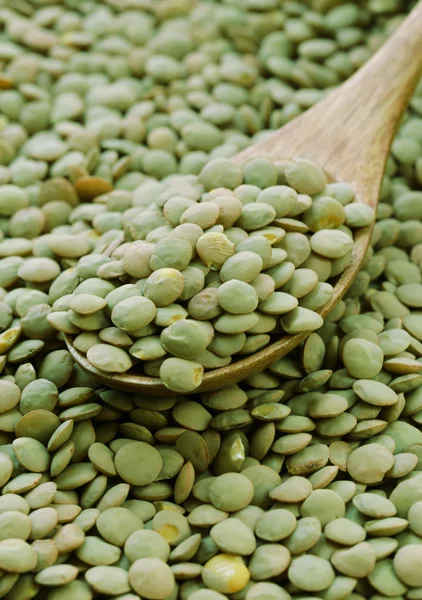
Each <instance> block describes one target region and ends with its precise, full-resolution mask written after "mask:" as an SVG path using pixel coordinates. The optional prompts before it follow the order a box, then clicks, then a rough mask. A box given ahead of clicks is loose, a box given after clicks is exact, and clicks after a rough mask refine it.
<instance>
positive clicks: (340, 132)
mask: <svg viewBox="0 0 422 600" xmlns="http://www.w3.org/2000/svg"><path fill="white" fill-rule="evenodd" d="M421 40H422V0H421V1H420V2H418V3H417V5H416V7H415V8H414V9H413V11H412V12H411V13H410V14H409V15H408V17H407V18H406V19H405V20H404V22H403V23H402V24H401V25H400V27H399V28H398V29H397V30H396V31H395V32H394V33H393V34H392V35H391V37H390V38H389V39H388V41H387V42H386V43H385V44H384V45H383V46H382V47H381V49H380V50H378V52H377V53H376V54H374V56H373V57H372V58H371V59H370V60H369V61H368V62H367V63H366V65H365V66H364V67H362V68H361V69H360V70H359V71H357V72H356V73H355V74H354V75H353V76H352V77H351V78H350V79H349V80H347V81H346V82H345V83H344V84H343V85H342V86H340V87H339V88H338V89H336V90H335V91H333V92H332V93H330V94H329V95H328V96H326V97H325V98H324V99H323V100H321V101H320V102H319V103H318V104H316V105H314V106H313V107H312V108H310V109H309V110H308V111H306V112H305V113H303V114H302V115H301V116H299V117H297V118H296V119H294V120H293V121H291V122H289V123H288V124H287V125H285V126H284V127H282V128H281V129H279V130H278V131H277V132H275V133H273V134H271V135H269V136H268V137H266V138H265V139H264V140H263V141H261V142H259V143H258V144H254V145H253V146H250V147H249V148H247V149H246V150H244V151H243V152H240V153H239V154H237V155H235V156H234V157H233V158H232V160H233V161H234V162H235V163H237V164H239V165H243V164H244V163H245V162H247V161H248V160H249V159H251V158H253V157H256V156H263V155H265V156H268V157H269V158H272V159H278V160H280V159H286V160H288V159H291V158H295V157H300V158H306V159H309V160H312V161H314V162H315V163H317V164H319V165H320V166H321V167H322V168H323V169H324V170H325V172H326V174H327V177H328V179H329V180H331V181H343V182H346V183H348V184H349V185H351V186H352V188H353V190H354V192H355V201H356V202H361V203H364V204H367V205H369V206H371V207H372V208H373V209H376V207H377V203H378V197H379V193H380V189H381V183H382V178H383V174H384V169H385V166H386V163H387V159H388V154H389V150H390V146H391V143H392V140H393V137H394V134H395V132H396V130H397V127H398V125H399V122H400V119H401V117H402V114H403V111H404V110H405V109H406V107H407V104H408V102H409V100H410V97H411V95H412V92H413V90H414V88H415V86H416V84H417V82H418V80H419V77H420V75H421V73H422V52H421V43H422V42H421ZM372 227H373V226H368V227H365V228H363V229H360V230H359V231H358V232H357V233H356V234H355V237H354V242H355V244H354V248H353V254H352V260H351V262H350V264H349V265H348V266H347V268H346V269H345V271H344V272H343V273H342V275H341V276H340V277H339V279H338V281H337V283H336V285H335V286H334V293H333V296H332V298H331V299H330V300H329V301H328V302H327V303H326V304H325V305H324V306H323V308H322V309H320V310H319V311H317V312H318V313H319V314H320V315H321V316H322V317H323V318H324V317H326V316H327V315H328V313H329V312H330V311H331V310H332V309H333V308H334V307H335V306H336V304H337V303H338V301H339V300H340V299H341V298H342V296H343V295H344V294H345V292H346V291H347V290H348V288H349V287H350V285H351V284H352V283H353V280H354V278H355V276H356V274H357V273H358V271H359V269H360V266H361V263H362V261H363V259H364V256H365V253H366V250H367V248H368V244H369V241H370V239H371V234H372ZM122 242H123V237H120V238H119V239H117V240H115V241H114V242H112V244H110V246H109V247H108V248H107V251H106V253H107V254H109V255H110V254H112V252H113V251H114V250H115V249H116V248H117V247H118V246H119V245H120V244H121V243H122ZM310 333H311V332H303V333H299V334H296V335H285V336H283V337H282V338H281V339H279V340H276V341H274V342H272V343H271V344H269V345H268V346H266V347H265V348H264V349H262V350H260V351H258V352H256V353H255V354H251V355H250V356H248V357H246V358H241V359H239V360H237V361H235V362H233V363H231V364H230V365H228V366H226V367H222V368H219V369H214V370H211V371H208V372H205V373H204V376H203V380H202V383H201V385H200V386H199V387H198V388H197V389H196V390H194V392H192V393H197V392H206V391H210V390H215V389H218V388H222V387H225V386H228V385H231V384H234V383H237V382H239V381H241V380H243V379H245V378H247V377H250V376H251V375H253V374H254V373H257V372H260V371H262V370H264V369H265V368H267V367H268V366H269V365H270V364H272V363H273V362H275V361H276V360H278V359H280V358H283V357H284V356H286V355H287V354H288V353H289V352H291V351H292V350H293V349H294V348H296V347H297V346H298V345H299V344H300V343H301V342H303V341H304V340H305V339H306V338H307V337H308V336H309V334H310ZM65 342H66V345H67V348H68V350H69V352H70V353H71V355H72V356H73V358H74V360H75V361H76V362H77V363H78V365H79V366H80V367H81V368H82V369H83V370H84V371H86V372H87V373H90V374H91V375H93V376H94V377H96V379H98V380H99V381H101V382H102V383H104V384H105V385H107V386H109V387H112V388H116V389H121V390H126V391H130V392H138V393H144V394H146V395H169V394H171V395H176V392H173V391H170V390H169V389H168V388H166V387H165V385H164V384H163V383H162V382H161V380H160V379H158V378H154V377H146V376H144V375H138V374H136V371H135V370H133V371H130V372H128V373H124V374H110V373H106V372H104V371H100V370H98V369H96V368H95V367H94V366H93V365H92V364H91V363H90V362H89V361H88V359H87V358H86V357H85V356H84V355H83V354H82V353H81V352H79V351H78V350H77V349H76V348H75V346H74V345H73V341H72V337H71V336H69V335H65ZM135 368H136V367H135Z"/></svg>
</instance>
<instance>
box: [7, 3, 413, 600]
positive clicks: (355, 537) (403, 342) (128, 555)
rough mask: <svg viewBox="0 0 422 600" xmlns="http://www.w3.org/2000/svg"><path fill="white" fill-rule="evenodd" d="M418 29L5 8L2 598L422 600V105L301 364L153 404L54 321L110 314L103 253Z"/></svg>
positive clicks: (303, 16)
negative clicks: (83, 310)
mask: <svg viewBox="0 0 422 600" xmlns="http://www.w3.org/2000/svg"><path fill="white" fill-rule="evenodd" d="M411 7H412V3H407V2H402V1H395V0H372V1H368V2H362V3H342V2H332V1H330V0H316V1H315V2H309V3H299V2H279V1H277V0H261V1H259V0H247V1H238V2H236V1H232V2H208V1H206V0H200V1H198V2H193V1H188V0H160V1H157V0H154V1H152V0H151V1H148V0H129V1H127V2H125V1H124V0H115V1H109V2H103V3H100V2H93V1H88V2H85V1H84V0H81V1H76V0H73V1H64V2H61V3H60V4H58V3H56V4H55V3H52V2H35V1H34V2H30V1H27V0H13V2H7V1H6V2H2V3H0V23H1V27H2V30H1V34H0V70H1V75H0V89H1V91H0V111H1V117H0V163H1V166H0V182H1V186H0V230H1V232H2V233H1V234H0V237H1V238H2V239H1V240H0V286H1V287H0V372H1V377H0V444H1V445H0V486H1V489H2V493H1V496H0V597H4V598H7V599H8V600H30V599H31V598H36V599H44V598H46V599H47V600H90V599H91V598H93V597H97V598H101V599H103V598H104V599H109V598H119V599H120V600H136V599H139V598H147V599H151V600H154V599H156V600H165V599H167V598H168V599H174V600H177V599H179V598H180V599H181V600H185V599H187V598H189V599H190V600H221V599H224V598H230V599H232V600H242V599H246V600H289V598H297V599H305V598H308V597H316V598H321V600H343V599H347V600H361V599H362V598H373V599H374V600H382V599H384V598H392V597H394V598H406V599H408V600H419V599H420V598H421V596H422V575H421V569H420V565H421V561H422V545H421V543H422V463H421V460H422V432H421V427H420V425H421V423H422V374H421V372H422V361H421V357H422V312H421V308H422V283H421V282H422V276H421V264H422V223H421V217H422V191H421V188H422V87H421V85H419V87H418V89H417V90H416V93H415V95H414V97H413V99H412V101H411V103H410V107H409V110H408V111H407V113H406V115H405V116H404V118H403V122H402V125H401V127H400V130H399V132H398V134H397V137H396V140H395V141H394V144H393V147H392V152H391V157H390V159H389V162H388V166H387V170H386V175H385V178H384V182H383V187H382V191H381V199H380V204H379V207H378V211H377V223H376V224H375V227H374V234H373V236H372V242H371V247H370V249H369V250H368V253H367V258H366V261H365V264H364V265H363V268H362V270H361V272H360V273H359V275H358V277H357V279H356V281H355V283H354V284H353V286H352V288H351V289H350V291H349V292H348V294H347V296H346V298H345V299H344V300H343V301H342V302H340V303H339V305H338V306H337V308H336V309H335V310H334V311H333V313H332V314H331V315H330V316H329V318H328V319H326V322H325V323H324V325H323V326H322V327H321V328H320V329H319V330H318V331H316V332H314V333H313V334H312V335H311V336H310V337H309V338H308V341H307V342H305V344H304V345H303V346H302V347H301V348H299V349H298V350H297V351H296V352H295V353H293V354H292V355H291V356H289V357H286V358H285V359H282V360H280V361H278V362H276V363H274V364H273V365H272V366H271V367H270V368H269V369H268V370H267V371H265V372H263V373H261V374H258V375H254V376H252V377H250V378H249V379H247V380H246V381H245V382H243V383H241V384H239V385H236V386H230V387H229V388H224V389H221V390H218V391H216V392H212V393H209V394H203V395H199V394H197V395H192V396H178V397H176V396H172V395H170V393H169V396H167V397H165V398H148V397H146V396H141V395H131V394H126V393H123V392H118V391H115V390H111V389H106V388H104V387H99V386H98V384H97V382H96V381H95V380H93V379H92V378H91V377H89V376H87V375H86V374H84V373H83V372H82V371H81V370H80V369H79V368H78V367H77V365H74V364H73V362H72V360H71V357H70V355H69V353H68V352H67V351H66V349H65V345H64V343H63V334H62V333H57V332H56V330H55V329H54V328H53V327H52V325H51V323H50V321H49V320H48V316H49V314H50V313H51V312H52V311H53V310H54V312H66V311H67V310H68V309H69V302H70V298H71V297H72V293H73V291H74V290H75V288H76V286H78V285H82V286H84V287H85V292H86V293H90V292H91V291H92V288H91V286H92V285H93V284H92V280H93V279H95V280H96V283H95V286H97V287H96V288H95V289H96V293H95V294H94V296H97V297H99V298H101V297H104V295H105V290H107V293H108V292H110V291H111V288H110V285H112V284H110V281H109V279H113V277H117V276H119V275H116V273H119V270H118V269H119V265H118V264H116V263H118V262H119V259H118V258H116V260H114V259H113V260H110V259H108V260H107V259H106V257H104V256H102V255H101V252H102V251H103V250H104V249H105V247H106V246H107V245H108V244H109V243H110V242H111V241H112V240H113V239H115V238H116V237H117V235H118V234H119V233H120V231H121V229H123V230H125V227H127V226H128V224H129V223H130V222H131V221H133V219H134V218H135V217H136V215H139V214H140V213H141V212H142V211H145V209H146V208H147V207H149V206H150V205H151V203H152V202H154V201H155V199H156V198H157V197H158V196H159V195H160V194H168V195H169V196H168V198H170V197H172V196H179V195H180V192H186V190H187V189H188V188H189V186H190V187H192V182H193V179H192V176H196V175H198V174H199V173H200V171H201V170H202V169H203V167H204V166H205V165H207V164H208V163H209V161H210V160H212V159H216V158H230V157H231V156H232V155H233V154H235V153H236V152H238V151H239V150H241V149H243V148H245V147H246V146H248V145H249V144H251V143H253V142H254V141H257V140H258V139H262V137H263V136H265V135H267V134H268V133H269V132H271V130H273V129H276V128H278V127H280V126H282V125H283V124H284V123H285V122H287V121H288V120H289V119H291V118H293V117H294V116H296V115H298V114H300V112H302V111H303V110H305V109H306V108H308V107H309V106H311V105H312V104H313V103H315V102H316V101H318V100H319V99H320V98H321V97H323V96H324V94H326V93H327V92H329V91H330V89H332V88H333V87H335V86H337V85H339V84H341V82H342V81H344V80H345V79H346V78H347V77H349V76H350V75H351V74H352V73H353V72H354V71H355V70H356V69H358V68H359V67H360V66H361V65H362V64H364V63H365V61H366V60H367V59H368V58H369V57H370V56H371V54H372V53H373V52H374V51H375V50H376V49H377V48H378V47H379V46H380V44H382V42H383V41H384V40H385V39H386V38H387V37H388V35H389V33H390V32H391V31H392V30H393V28H394V27H395V26H396V25H398V24H399V23H400V21H401V19H402V18H403V16H404V15H405V14H407V12H408V11H409V10H410V9H411ZM180 175H183V176H184V177H182V178H181V177H180ZM112 190H114V191H112ZM246 191H249V192H250V191H251V190H246ZM245 193H246V192H245ZM181 195H182V196H183V193H182V194H181ZM168 198H167V199H168ZM188 198H189V197H188ZM162 225H163V224H162V223H160V222H157V223H156V225H155V226H156V227H157V228H158V227H160V226H162ZM99 268H102V269H103V271H100V273H102V274H103V275H105V276H104V277H101V276H100V275H99V274H98V269H99ZM113 269H115V270H113ZM90 280H91V283H89V282H90ZM98 281H99V282H98ZM98 286H102V290H103V293H98ZM84 287H83V288H82V289H84ZM100 304H101V302H100V301H97V303H96V304H95V306H94V308H92V306H91V307H90V308H89V309H90V310H94V309H95V308H96V307H97V306H99V305H100ZM94 312H95V311H94ZM88 316H89V315H88ZM85 322H86V321H85ZM67 326H68V327H70V325H69V324H68V323H67ZM115 335H116V334H115V332H114V333H113V332H109V336H110V337H109V338H108V339H109V340H114V342H115V343H116V344H119V343H121V341H122V340H121V337H115ZM113 336H114V337H113ZM91 341H92V340H91ZM86 343H87V344H89V343H90V338H89V332H88V337H87V340H86ZM110 343H112V342H110ZM116 347H118V346H116Z"/></svg>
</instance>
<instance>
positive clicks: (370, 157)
mask: <svg viewBox="0 0 422 600" xmlns="http://www.w3.org/2000/svg"><path fill="white" fill-rule="evenodd" d="M421 74H422V0H420V1H419V2H418V4H417V5H416V6H415V8H414V9H413V10H412V12H411V13H410V14H409V15H408V17H407V18H406V19H405V20H404V21H403V23H401V25H400V26H399V27H398V28H397V29H396V30H395V31H394V32H393V33H392V35H391V37H390V38H389V39H388V40H387V41H386V42H385V43H384V44H383V45H382V47H381V48H380V49H379V50H378V51H377V52H376V53H375V54H374V56H372V58H371V59H370V60H369V61H368V62H367V63H366V64H365V66H363V67H362V68H361V69H359V71H357V72H356V73H355V74H354V75H353V76H352V77H351V78H350V79H349V80H348V81H346V83H344V84H343V85H342V86H341V87H339V88H338V89H336V90H334V91H333V92H332V93H330V94H329V95H328V96H326V97H325V98H324V99H323V100H321V101H320V102H318V103H317V104H315V105H314V106H313V107H312V108H310V109H309V110H307V111H306V112H305V113H303V114H302V115H300V116H299V117H297V118H296V119H294V120H293V121H290V122H289V123H287V124H286V125H285V126H284V127H282V128H281V129H280V130H279V131H277V132H276V133H274V134H273V135H271V136H269V137H268V138H266V139H264V140H263V141H262V142H260V143H258V144H255V145H253V146H251V147H250V148H247V149H246V150H244V151H243V152H241V153H240V154H237V155H236V156H235V157H234V159H233V160H235V161H236V162H237V163H239V164H242V163H244V162H245V161H246V160H248V159H249V158H251V157H252V156H256V155H260V154H261V155H262V154H269V155H270V156H272V157H273V158H279V159H286V158H292V157H295V156H300V157H303V158H308V159H310V160H314V161H315V162H317V163H318V164H319V165H321V166H322V167H324V168H325V170H326V171H327V173H328V174H329V175H330V176H331V177H332V178H333V179H334V180H337V181H347V183H349V184H350V185H352V186H353V188H354V190H355V193H356V196H357V199H358V200H360V201H362V202H365V203H367V204H370V205H371V206H373V207H374V208H375V206H376V203H377V198H378V193H379V189H380V185H381V181H382V176H383V172H384V167H385V164H386V162H387V157H388V153H389V150H390V145H391V142H392V140H393V137H394V134H395V132H396V130H397V127H398V124H399V122H400V118H401V116H402V114H403V111H404V109H405V108H406V106H407V103H408V101H409V99H410V97H411V94H412V92H413V90H414V88H415V86H416V84H417V82H418V79H419V77H420V75H421Z"/></svg>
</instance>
